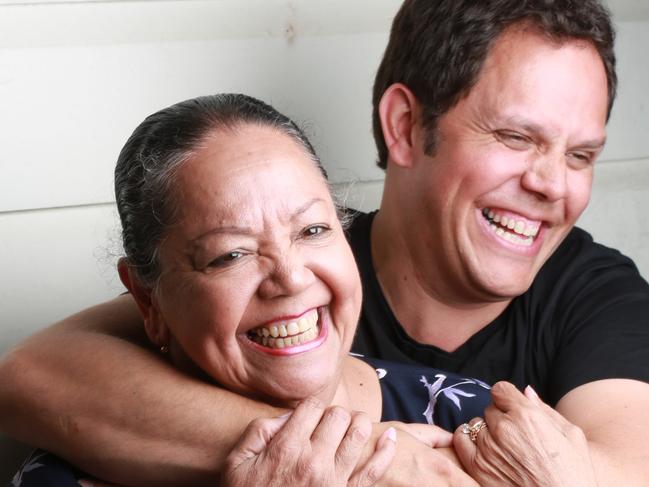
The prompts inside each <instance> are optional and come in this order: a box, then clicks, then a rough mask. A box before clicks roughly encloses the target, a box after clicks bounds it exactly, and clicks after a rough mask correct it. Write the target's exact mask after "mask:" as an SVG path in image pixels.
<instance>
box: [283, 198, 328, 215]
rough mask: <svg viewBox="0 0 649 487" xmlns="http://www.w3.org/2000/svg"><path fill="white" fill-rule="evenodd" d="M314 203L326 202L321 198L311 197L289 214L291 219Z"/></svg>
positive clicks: (304, 211)
mask: <svg viewBox="0 0 649 487" xmlns="http://www.w3.org/2000/svg"><path fill="white" fill-rule="evenodd" d="M316 203H326V201H325V200H323V199H322V198H311V199H310V200H309V201H307V202H306V203H304V204H303V205H302V206H300V207H298V208H297V209H296V210H295V211H294V212H293V214H292V215H291V221H294V220H295V219H297V218H298V217H299V216H301V215H302V214H304V213H306V212H307V211H308V210H309V209H310V208H311V207H312V206H313V205H315V204H316Z"/></svg>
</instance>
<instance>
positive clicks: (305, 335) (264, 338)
mask: <svg viewBox="0 0 649 487" xmlns="http://www.w3.org/2000/svg"><path fill="white" fill-rule="evenodd" d="M318 334H319V327H318V310H317V309H313V310H311V311H309V312H308V313H306V314H304V315H303V316H301V317H300V318H299V319H298V320H295V321H288V322H278V323H273V324H272V325H266V326H260V327H259V328H255V329H253V330H250V331H249V332H248V338H250V339H251V340H252V341H253V342H255V343H258V344H259V345H263V346H265V347H268V348H285V347H291V346H293V345H300V344H302V343H307V342H310V341H311V340H314V339H315V338H317V337H318Z"/></svg>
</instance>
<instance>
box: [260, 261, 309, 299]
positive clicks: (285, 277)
mask: <svg viewBox="0 0 649 487" xmlns="http://www.w3.org/2000/svg"><path fill="white" fill-rule="evenodd" d="M314 280H315V276H314V274H313V271H312V270H311V269H309V267H307V265H306V263H305V262H304V259H303V258H302V256H301V255H299V253H297V252H292V253H289V254H287V255H282V256H279V257H277V258H275V259H273V261H272V265H271V268H270V270H269V272H268V274H267V275H266V277H265V278H264V280H263V281H262V282H261V284H260V285H259V289H258V294H259V296H260V297H261V298H263V299H273V298H276V297H281V296H293V295H296V294H299V293H300V292H302V291H304V290H305V289H307V288H308V287H309V286H310V285H311V284H312V283H313V282H314Z"/></svg>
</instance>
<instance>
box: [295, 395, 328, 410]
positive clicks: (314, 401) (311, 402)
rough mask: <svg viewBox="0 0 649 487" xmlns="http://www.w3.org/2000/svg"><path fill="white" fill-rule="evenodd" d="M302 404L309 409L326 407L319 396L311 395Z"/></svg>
mask: <svg viewBox="0 0 649 487" xmlns="http://www.w3.org/2000/svg"><path fill="white" fill-rule="evenodd" d="M300 405H301V406H303V407H305V408H307V409H324V404H322V401H320V399H318V398H317V397H313V396H309V397H307V398H306V399H304V400H303V401H302V402H301V403H300Z"/></svg>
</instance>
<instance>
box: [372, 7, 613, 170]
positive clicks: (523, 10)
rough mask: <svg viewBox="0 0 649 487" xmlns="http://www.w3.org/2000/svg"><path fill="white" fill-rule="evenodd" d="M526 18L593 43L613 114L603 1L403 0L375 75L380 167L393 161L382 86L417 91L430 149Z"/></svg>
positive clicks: (609, 32) (558, 36)
mask: <svg viewBox="0 0 649 487" xmlns="http://www.w3.org/2000/svg"><path fill="white" fill-rule="evenodd" d="M523 23H525V24H529V25H531V26H532V27H533V28H535V29H536V30H537V31H538V32H539V33H541V34H542V35H546V36H548V37H549V38H550V39H552V40H556V41H558V42H562V41H565V40H569V39H581V40H586V41H589V42H591V43H592V44H593V45H594V46H595V48H596V49H597V52H598V53H599V55H600V57H601V59H602V62H603V64H604V69H605V71H606V78H607V80H608V115H610V112H611V108H612V106H613V100H614V99H615V92H616V88H617V76H616V74H615V54H614V52H613V44H614V39H615V31H614V29H613V26H612V24H611V16H610V13H609V11H608V10H607V9H606V8H605V7H604V6H603V5H602V4H601V3H600V1H599V0H405V2H404V3H403V5H402V6H401V8H400V9H399V12H398V13H397V15H396V17H395V18H394V22H393V24H392V30H391V33H390V41H389V43H388V46H387V48H386V50H385V54H384V55H383V60H382V61H381V65H380V66H379V70H378V72H377V74H376V79H375V81H374V91H373V97H372V104H373V112H372V123H373V130H374V140H375V143H376V147H377V150H378V165H379V167H381V168H383V169H385V168H386V165H387V159H388V150H387V147H386V144H385V140H384V138H383V132H382V130H381V120H380V117H379V112H378V106H379V102H380V101H381V97H382V96H383V93H385V90H386V89H387V88H388V87H389V86H390V85H392V84H393V83H403V84H404V85H406V86H407V87H408V88H409V89H410V90H411V91H412V92H413V93H414V95H415V97H416V98H417V100H418V101H419V103H420V104H421V107H422V115H421V116H422V120H421V122H422V125H423V126H424V127H425V128H426V129H427V140H426V141H425V146H424V150H425V151H426V153H427V154H431V153H432V152H433V151H434V149H435V135H436V133H435V132H436V131H435V129H436V126H437V122H438V120H439V118H440V117H441V116H442V115H443V114H444V113H446V112H447V111H448V110H450V109H451V108H452V107H453V106H454V105H455V104H456V103H457V102H458V101H459V100H460V99H461V98H462V97H463V96H465V95H467V94H468V93H469V91H470V90H471V88H472V87H473V86H474V85H475V83H476V82H477V80H478V76H479V75H480V70H481V68H482V66H483V64H484V61H485V59H486V58H487V55H488V53H489V51H490V48H491V46H492V45H493V43H494V41H495V40H496V38H497V37H498V36H499V35H500V34H502V33H503V32H504V30H505V29H507V28H508V27H510V26H512V25H514V24H523Z"/></svg>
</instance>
